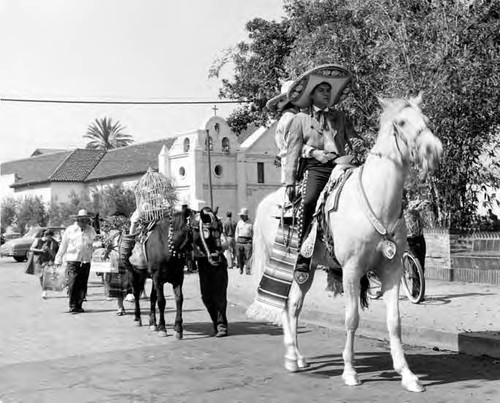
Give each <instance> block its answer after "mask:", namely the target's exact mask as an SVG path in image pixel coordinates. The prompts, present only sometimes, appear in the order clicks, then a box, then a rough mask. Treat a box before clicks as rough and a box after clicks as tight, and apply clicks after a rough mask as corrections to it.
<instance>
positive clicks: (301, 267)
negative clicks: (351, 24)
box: [285, 64, 364, 282]
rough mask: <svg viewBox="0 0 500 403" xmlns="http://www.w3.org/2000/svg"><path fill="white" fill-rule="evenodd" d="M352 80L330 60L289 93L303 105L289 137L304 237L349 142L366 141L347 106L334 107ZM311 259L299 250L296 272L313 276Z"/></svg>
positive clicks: (289, 169) (291, 191)
mask: <svg viewBox="0 0 500 403" xmlns="http://www.w3.org/2000/svg"><path fill="white" fill-rule="evenodd" d="M350 81H351V74H350V72H349V71H347V70H346V69H345V68H344V67H342V66H337V65H334V64H328V65H323V66H319V67H316V68H313V69H311V70H309V71H307V72H306V73H304V74H303V75H302V76H300V77H299V78H298V79H297V80H295V82H294V83H293V84H292V85H291V87H290V89H289V92H288V98H289V100H290V102H293V103H294V104H295V105H296V106H298V107H299V108H302V109H303V111H302V112H299V113H298V114H297V115H295V117H294V119H293V122H292V124H291V127H290V130H289V134H288V139H287V152H288V155H287V161H286V166H285V184H286V191H287V195H288V198H289V199H290V201H293V200H294V198H295V194H296V186H297V183H299V182H300V183H301V192H302V202H301V206H300V212H301V214H302V225H301V228H299V237H300V240H301V243H302V242H303V241H304V239H305V237H306V235H307V233H308V229H309V226H310V224H311V221H312V218H313V214H314V210H315V208H316V202H317V200H318V197H319V195H320V193H321V191H322V190H323V188H324V186H325V185H326V183H327V182H328V179H329V177H330V174H331V172H332V170H333V168H334V167H335V165H336V163H335V160H336V158H338V157H339V156H343V155H345V148H346V146H347V147H349V148H351V149H354V148H358V147H360V146H361V145H362V144H363V143H364V141H363V139H361V138H360V137H359V136H358V135H357V133H356V132H355V130H354V128H353V126H352V124H351V123H350V122H349V120H348V119H347V117H346V115H345V114H344V113H343V112H340V111H337V110H333V109H330V108H332V107H333V105H335V104H337V103H339V102H340V101H341V100H342V99H343V96H344V91H345V90H346V88H347V86H348V85H349V83H350ZM310 262H311V259H310V258H306V257H304V256H302V255H301V254H299V256H298V259H297V265H296V273H297V274H296V278H297V280H298V281H299V282H304V281H305V280H307V278H308V272H309V266H310Z"/></svg>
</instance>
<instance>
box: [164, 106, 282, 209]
mask: <svg viewBox="0 0 500 403" xmlns="http://www.w3.org/2000/svg"><path fill="white" fill-rule="evenodd" d="M275 128H276V124H273V125H271V127H269V128H264V127H261V128H259V129H257V130H255V131H254V132H253V133H252V134H251V135H250V136H249V137H247V138H246V139H245V140H244V141H243V142H242V143H241V144H240V143H239V142H238V137H237V136H236V134H235V133H234V132H233V131H232V130H231V129H230V127H229V126H228V124H227V122H226V121H225V120H224V119H223V118H221V117H219V116H214V117H212V118H210V119H208V120H207V122H205V124H204V125H203V126H202V128H200V129H198V130H194V131H192V132H188V133H183V134H179V135H177V136H176V140H175V142H174V144H173V145H172V147H171V148H170V149H167V148H166V147H164V148H163V149H162V151H161V153H160V155H159V161H158V167H159V171H160V172H162V173H164V174H165V175H166V176H168V177H171V178H172V179H173V180H174V181H175V184H176V187H177V190H178V192H179V198H180V200H181V201H185V202H187V203H188V204H189V206H191V207H192V208H194V209H199V208H201V207H203V206H206V205H208V206H209V205H212V206H213V207H214V208H216V207H219V214H220V215H221V214H222V213H223V212H226V211H232V212H233V215H236V213H237V211H239V210H240V209H241V208H243V207H246V208H248V209H249V212H250V214H251V215H252V216H254V215H255V211H256V209H257V206H258V204H259V202H260V200H262V199H263V198H264V196H266V195H267V194H269V193H271V192H272V191H274V190H276V189H277V188H278V187H279V186H280V169H279V168H277V167H276V166H275V165H274V158H275V155H276V146H275V145H274V131H275ZM208 139H210V141H209V140H208ZM209 144H210V147H209V146H208V145H209Z"/></svg>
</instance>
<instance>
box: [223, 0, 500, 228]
mask: <svg viewBox="0 0 500 403" xmlns="http://www.w3.org/2000/svg"><path fill="white" fill-rule="evenodd" d="M499 4H500V2H499V1H498V0H494V1H486V0H484V1H483V0H476V1H472V2H467V5H466V4H465V2H461V1H452V0H428V1H421V0H379V1H377V2H366V1H363V0H352V1H350V2H345V1H341V0H327V1H324V0H312V1H311V0H287V1H285V11H286V15H287V17H286V18H285V19H284V20H283V21H282V22H281V23H279V25H280V26H286V27H287V30H283V31H278V34H279V35H278V36H277V37H276V38H275V41H273V42H272V44H271V45H268V50H269V53H270V54H272V52H273V51H274V49H275V47H276V43H275V42H276V41H283V43H286V44H287V46H286V48H284V50H283V51H284V53H286V54H284V55H283V56H282V57H281V59H280V61H282V64H279V65H278V66H275V67H273V66H272V65H271V64H267V67H268V68H269V69H273V71H274V72H273V71H265V72H262V71H257V70H255V66H254V62H253V61H252V58H249V57H248V56H246V55H247V51H246V49H252V47H253V45H254V44H255V43H264V44H266V42H263V39H265V38H266V37H268V36H269V35H270V33H269V32H267V31H268V30H267V28H268V27H270V26H273V24H276V23H273V24H271V23H269V24H265V23H264V22H261V23H260V25H259V26H260V27H261V30H260V31H252V32H250V31H249V32H250V33H251V34H252V35H250V38H249V43H247V44H246V47H245V45H244V44H239V45H238V48H237V49H236V50H235V54H234V56H233V58H234V60H233V61H234V64H235V65H236V66H238V65H239V68H238V69H236V70H235V76H234V79H233V81H231V80H229V81H226V82H222V91H221V94H222V95H225V96H228V97H233V98H237V97H239V98H246V99H250V100H252V99H253V100H256V99H257V98H258V97H256V96H255V94H257V91H256V85H257V83H253V82H252V84H251V85H250V84H249V85H247V80H246V79H245V78H247V77H256V79H257V80H259V79H260V77H261V76H262V74H265V75H266V77H271V81H262V85H261V86H262V87H263V88H264V90H265V91H269V92H270V93H272V94H275V93H277V91H278V90H279V79H280V78H284V77H287V76H288V77H296V76H297V75H299V74H301V73H302V72H304V71H305V70H306V69H308V68H310V67H313V66H315V65H318V64H321V63H331V62H333V63H339V64H342V65H344V66H346V67H347V68H349V69H350V70H351V71H352V72H353V75H354V83H353V85H352V94H353V96H351V97H349V98H348V99H347V100H346V101H345V102H344V103H343V104H342V108H343V109H345V110H346V111H347V112H348V113H349V114H350V115H351V116H352V118H353V120H354V122H355V126H356V128H357V129H358V131H360V132H362V133H364V134H365V136H367V137H368V138H370V139H372V140H373V138H374V136H375V133H376V131H377V125H378V116H379V112H380V111H379V106H378V104H377V102H376V97H375V95H381V96H385V97H401V96H405V95H407V94H408V93H410V92H414V91H416V90H423V91H424V93H425V96H424V101H425V105H424V112H425V113H426V114H427V115H428V116H429V118H430V120H431V122H432V127H433V130H434V132H435V134H437V135H438V136H439V137H440V138H441V140H442V141H443V145H444V155H443V161H442V164H441V168H440V170H439V171H438V172H437V173H435V174H434V175H433V176H432V177H431V178H430V179H429V180H428V181H427V182H426V186H424V187H419V189H420V191H421V192H422V193H423V195H422V196H423V197H427V198H429V199H430V200H431V201H432V204H433V206H434V209H435V210H436V213H437V215H438V217H439V220H440V221H441V223H442V224H445V225H452V226H458V227H460V226H467V225H470V223H471V222H473V221H474V212H475V211H476V207H477V204H478V203H477V202H478V201H477V195H478V190H479V189H481V186H482V185H484V184H486V185H492V186H493V187H497V186H498V185H499V183H498V182H499V178H498V174H495V171H496V172H498V170H497V169H498V160H496V159H495V158H491V159H490V160H489V166H486V165H485V164H484V161H482V160H481V157H480V156H481V155H482V154H483V155H484V153H485V152H490V153H491V144H492V143H493V142H494V141H495V134H496V133H498V127H499V125H500V114H499V113H498V110H499V109H500V89H499V84H498V83H499V80H500V73H499V69H498V66H499V65H500V45H499V43H500V29H499V27H500V24H499V21H500V20H499V11H500V9H499ZM247 29H248V26H247ZM280 35H281V38H280V37H279V36H280ZM290 41H291V42H290ZM242 50H244V51H242ZM266 53H267V52H266V51H265V50H263V49H260V54H266ZM261 67H262V66H259V68H261ZM242 72H244V74H242ZM273 80H274V81H273ZM236 83H238V84H239V87H238V88H239V91H238V92H237V93H233V92H231V91H228V89H230V88H231V86H230V84H236ZM270 95H271V94H270ZM252 97H253V98H252ZM262 105H263V101H261V102H256V101H254V102H253V103H252V104H251V105H250V106H247V107H246V109H250V110H253V114H254V115H255V114H259V113H261V114H265V111H263V108H262ZM242 113H243V114H244V113H245V110H244V109H240V110H238V111H236V112H235V114H233V116H232V117H231V118H230V119H229V123H230V124H231V123H232V118H233V117H234V116H238V115H241V114H242ZM243 120H244V119H242V118H240V119H239V122H242V121H243ZM264 120H265V119H264V118H262V119H261V121H264ZM236 129H238V130H241V127H240V126H236ZM488 147H490V149H488Z"/></svg>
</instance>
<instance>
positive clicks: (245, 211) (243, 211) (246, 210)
mask: <svg viewBox="0 0 500 403" xmlns="http://www.w3.org/2000/svg"><path fill="white" fill-rule="evenodd" d="M238 215H239V216H242V215H246V216H247V217H248V209H247V208H242V209H241V211H240V212H239V214H238Z"/></svg>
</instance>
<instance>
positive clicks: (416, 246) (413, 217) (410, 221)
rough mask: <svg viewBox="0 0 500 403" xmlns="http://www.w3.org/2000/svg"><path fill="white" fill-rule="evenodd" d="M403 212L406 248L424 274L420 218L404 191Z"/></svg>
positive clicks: (423, 250) (424, 251) (424, 249)
mask: <svg viewBox="0 0 500 403" xmlns="http://www.w3.org/2000/svg"><path fill="white" fill-rule="evenodd" d="M414 204H415V203H414ZM403 211H404V219H405V223H406V237H407V240H408V247H409V248H410V251H411V252H412V253H413V254H414V255H415V256H416V258H417V259H418V261H419V263H420V266H422V270H423V271H424V272H425V254H426V249H427V246H426V243H425V237H424V227H423V224H422V218H421V216H420V212H419V211H418V210H417V208H415V206H411V205H410V203H409V201H408V196H407V193H406V191H405V192H404V193H403Z"/></svg>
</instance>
